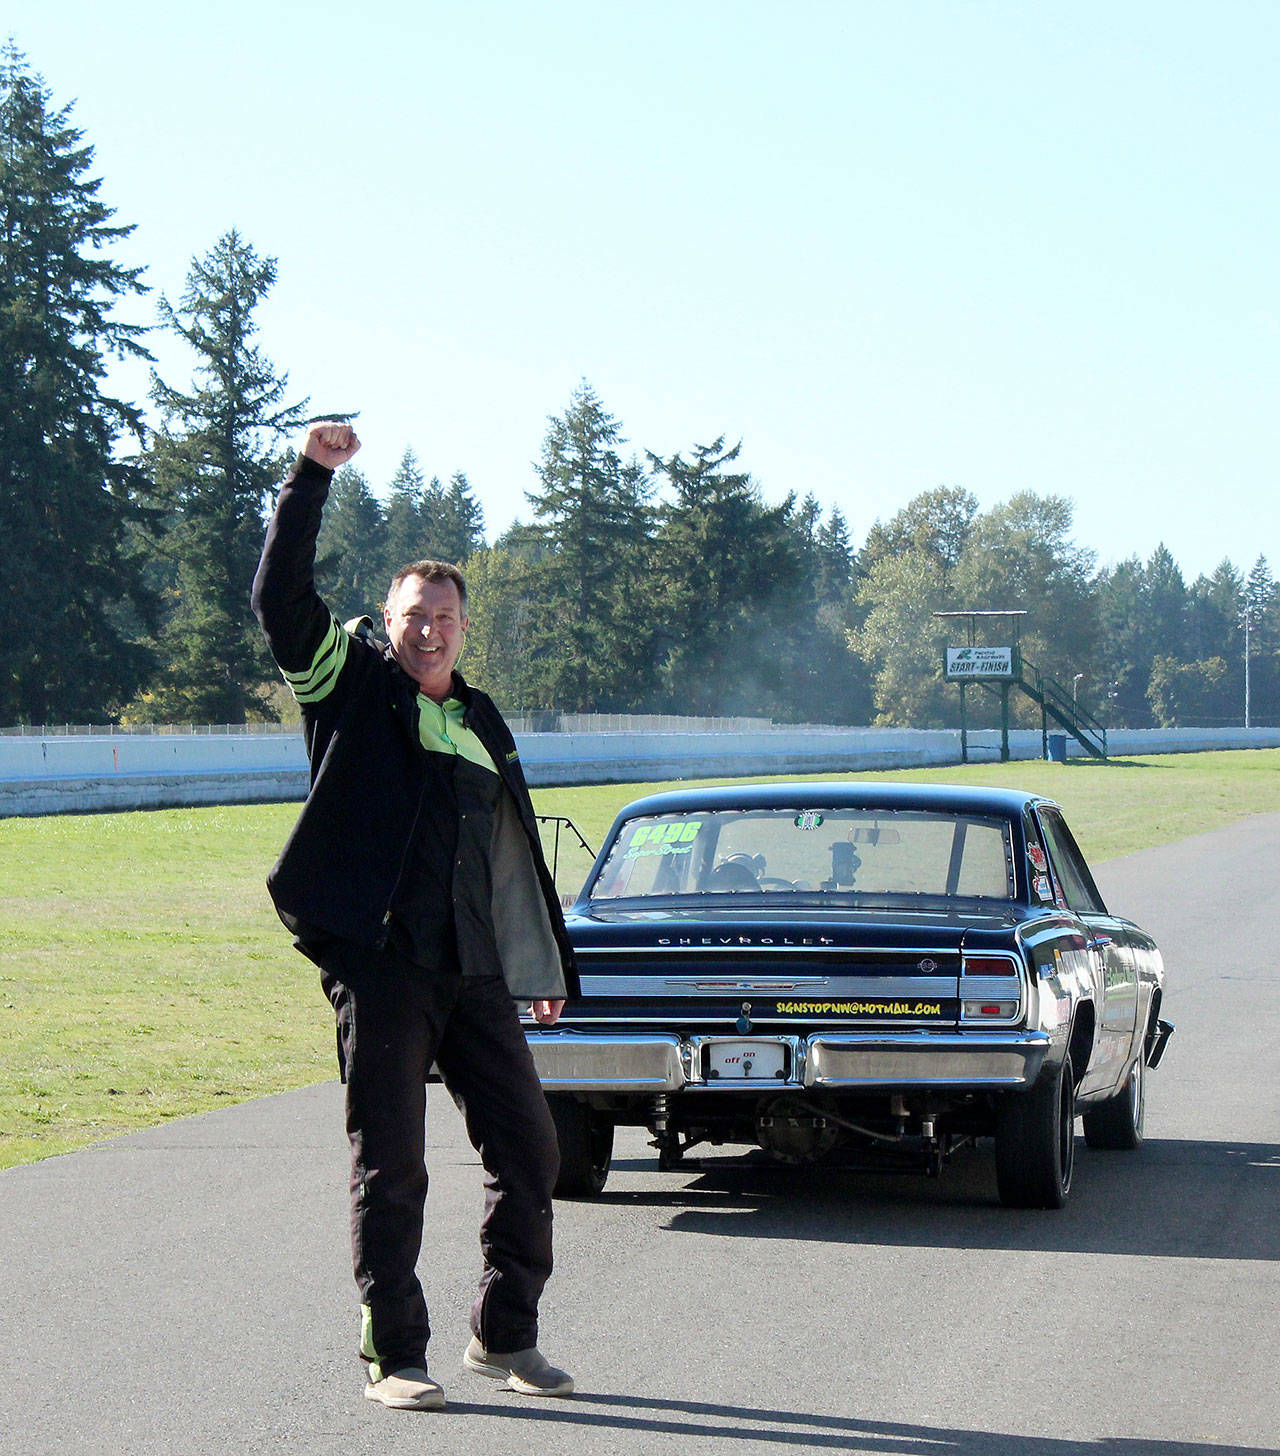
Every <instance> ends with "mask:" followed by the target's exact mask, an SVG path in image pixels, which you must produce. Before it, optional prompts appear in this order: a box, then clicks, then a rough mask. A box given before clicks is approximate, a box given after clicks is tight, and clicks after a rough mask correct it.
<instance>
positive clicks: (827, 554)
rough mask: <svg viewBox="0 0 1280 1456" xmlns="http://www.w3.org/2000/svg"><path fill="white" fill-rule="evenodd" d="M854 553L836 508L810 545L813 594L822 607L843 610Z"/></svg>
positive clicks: (840, 513)
mask: <svg viewBox="0 0 1280 1456" xmlns="http://www.w3.org/2000/svg"><path fill="white" fill-rule="evenodd" d="M854 561H855V556H854V551H853V547H852V545H851V544H850V542H849V525H848V522H847V521H846V520H845V518H844V514H843V512H842V511H841V510H840V507H839V506H833V507H832V509H831V514H830V515H829V516H828V517H827V519H826V520H825V521H824V522H823V523H822V525H821V526H820V527H819V528H818V535H817V539H816V541H815V543H814V592H815V594H816V595H817V598H818V601H819V602H820V603H821V604H823V605H831V606H836V607H839V608H844V607H845V606H846V605H847V604H848V602H849V598H850V594H851V593H852V590H853V567H854Z"/></svg>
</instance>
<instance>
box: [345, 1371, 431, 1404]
mask: <svg viewBox="0 0 1280 1456" xmlns="http://www.w3.org/2000/svg"><path fill="white" fill-rule="evenodd" d="M364 1398H365V1399H366V1400H378V1401H381V1402H382V1404H383V1405H387V1406H390V1407H391V1409H392V1410H443V1409H444V1389H443V1387H442V1386H440V1385H438V1384H437V1383H436V1382H435V1381H434V1380H432V1378H431V1377H430V1376H429V1375H428V1374H427V1372H426V1371H425V1370H424V1369H423V1368H422V1367H421V1366H420V1365H418V1366H414V1365H409V1366H406V1367H405V1368H404V1369H403V1370H393V1371H392V1372H391V1374H390V1375H384V1376H383V1377H382V1379H381V1380H371V1381H370V1382H369V1383H368V1385H366V1386H365V1388H364Z"/></svg>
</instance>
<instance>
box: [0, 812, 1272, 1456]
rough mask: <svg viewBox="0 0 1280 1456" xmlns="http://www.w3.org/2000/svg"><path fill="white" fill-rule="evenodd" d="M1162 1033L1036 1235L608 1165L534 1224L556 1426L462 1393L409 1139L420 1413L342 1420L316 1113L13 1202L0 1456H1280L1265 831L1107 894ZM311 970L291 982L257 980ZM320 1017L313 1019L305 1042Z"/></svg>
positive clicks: (951, 1208) (807, 1191)
mask: <svg viewBox="0 0 1280 1456" xmlns="http://www.w3.org/2000/svg"><path fill="white" fill-rule="evenodd" d="M1099 879H1100V881H1101V883H1102V887H1103V893H1104V895H1106V897H1107V899H1108V901H1109V903H1110V904H1111V905H1112V906H1113V908H1115V909H1117V910H1119V911H1120V912H1122V913H1127V914H1130V915H1132V916H1133V917H1134V918H1135V919H1137V920H1138V921H1140V922H1141V923H1142V924H1144V925H1145V926H1146V927H1147V928H1149V929H1150V930H1151V931H1152V932H1153V933H1154V934H1155V935H1156V937H1157V939H1158V940H1159V942H1160V944H1161V946H1162V947H1163V949H1164V952H1165V959H1166V963H1167V968H1168V977H1169V979H1168V987H1169V989H1168V995H1167V999H1166V1003H1165V1004H1166V1011H1167V1014H1168V1015H1169V1016H1170V1017H1171V1019H1172V1020H1173V1021H1175V1022H1176V1023H1177V1028H1178V1029H1177V1034H1176V1035H1175V1037H1174V1039H1173V1041H1172V1043H1171V1045H1170V1048H1169V1052H1168V1054H1167V1056H1166V1058H1165V1062H1164V1065H1163V1067H1161V1069H1160V1070H1159V1072H1158V1073H1156V1074H1155V1075H1154V1076H1153V1077H1152V1079H1151V1086H1150V1100H1149V1105H1148V1120H1147V1134H1148V1140H1147V1143H1146V1145H1145V1146H1144V1148H1143V1149H1142V1150H1141V1151H1139V1152H1138V1153H1134V1154H1125V1153H1105V1154H1104V1153H1097V1152H1091V1151H1089V1150H1088V1149H1087V1148H1085V1146H1084V1144H1083V1141H1081V1143H1080V1144H1079V1156H1078V1159H1077V1165H1076V1183H1075V1187H1074V1189H1073V1192H1072V1197H1071V1201H1070V1203H1069V1205H1068V1207H1067V1208H1066V1209H1065V1210H1063V1211H1061V1212H1057V1213H1031V1212H1012V1211H1009V1210H1006V1209H1002V1208H1000V1207H999V1206H998V1204H997V1203H996V1200H995V1196H994V1172H993V1167H992V1162H991V1157H990V1154H989V1152H986V1151H981V1150H980V1151H978V1152H975V1153H971V1154H968V1155H962V1158H961V1159H958V1160H956V1161H954V1162H953V1163H952V1164H951V1166H950V1167H949V1168H948V1169H947V1170H946V1172H945V1173H944V1175H943V1177H942V1179H941V1180H940V1181H938V1182H929V1181H927V1180H923V1179H914V1178H913V1179H906V1178H897V1177H893V1178H884V1177H880V1178H877V1177H873V1176H867V1175H861V1176H860V1175H855V1174H848V1173H846V1174H834V1175H832V1174H828V1175H825V1176H818V1175H817V1174H815V1173H812V1172H806V1171H803V1170H801V1171H798V1172H784V1173H778V1172H774V1171H768V1170H763V1169H753V1168H751V1167H750V1166H745V1167H744V1166H742V1165H741V1164H740V1163H738V1164H737V1165H736V1166H726V1168H725V1169H724V1170H723V1171H721V1170H717V1171H716V1172H715V1173H714V1174H712V1173H700V1174H695V1173H689V1172H684V1173H668V1174H660V1173H659V1172H658V1171H657V1166H656V1163H655V1161H654V1159H653V1157H652V1156H651V1150H650V1149H649V1148H648V1147H646V1145H645V1143H644V1140H643V1136H642V1135H640V1134H631V1135H627V1136H625V1137H622V1138H621V1139H620V1147H619V1157H618V1160H617V1163H616V1164H615V1170H614V1172H613V1174H612V1176H611V1178H610V1181H609V1185H608V1187H607V1189H606V1192H605V1195H604V1196H603V1198H602V1199H600V1200H599V1201H598V1202H595V1203H563V1204H560V1205H558V1214H557V1256H558V1269H557V1273H556V1276H555V1278H554V1279H553V1281H552V1283H551V1285H550V1287H549V1289H548V1293H547V1297H546V1298H545V1300H544V1305H543V1316H544V1321H543V1347H544V1349H546V1350H547V1351H548V1353H549V1354H550V1355H551V1356H552V1358H553V1359H555V1360H556V1361H558V1362H561V1363H564V1364H566V1365H567V1366H569V1368H571V1369H572V1370H573V1371H574V1372H575V1374H576V1375H577V1378H578V1382H579V1393H578V1394H577V1395H576V1396H574V1397H573V1398H572V1399H567V1400H551V1401H531V1400H528V1399H525V1398H522V1397H519V1396H516V1395H514V1394H508V1393H507V1392H505V1391H503V1390H501V1389H499V1388H498V1387H496V1386H495V1385H493V1384H492V1383H490V1382H488V1381H485V1380H484V1379H482V1378H481V1377H477V1376H472V1375H469V1374H466V1373H465V1372H463V1371H462V1369H461V1365H460V1359H459V1356H460V1354H461V1350H462V1347H463V1345H464V1343H465V1340H466V1333H467V1332H466V1313H467V1306H468V1302H469V1299H470V1292H471V1291H470V1286H471V1282H472V1280H473V1278H474V1276H475V1274H476V1272H477V1265H478V1254H477V1250H476V1245H475V1224H476V1220H477V1218H478V1215H479V1210H480V1202H481V1198H480V1180H479V1174H478V1169H477V1164H476V1159H475V1157H474V1155H473V1154H472V1152H471V1150H470V1148H469V1147H468V1146H467V1144H466V1141H465V1139H464V1137H463V1136H462V1131H461V1125H460V1120H459V1118H458V1116H457V1114H456V1112H455V1111H454V1109H453V1107H452V1105H451V1104H450V1103H449V1101H448V1099H447V1098H446V1097H445V1096H443V1095H442V1094H441V1095H436V1096H434V1097H433V1099H432V1107H431V1112H430V1115H429V1128H428V1135H429V1148H430V1152H429V1166H430V1168H431V1170H432V1177H433V1182H432V1192H431V1199H430V1203H429V1212H428V1231H427V1244H426V1248H427V1253H426V1255H425V1257H424V1259H423V1261H422V1265H421V1274H422V1277H423V1280H424V1283H425V1285H426V1286H427V1289H428V1293H429V1297H430V1298H431V1301H432V1313H433V1320H434V1324H435V1328H436V1336H435V1339H434V1340H433V1342H432V1352H431V1368H432V1372H433V1373H434V1374H435V1375H436V1376H437V1378H439V1379H441V1380H442V1381H443V1382H444V1384H445V1386H446V1388H447V1391H448V1399H449V1404H448V1408H447V1409H446V1410H445V1411H443V1412H438V1413H402V1412H395V1411H387V1410H384V1409H382V1408H381V1407H379V1406H375V1405H373V1404H372V1403H371V1402H368V1401H366V1400H364V1399H363V1396H362V1382H361V1376H360V1374H359V1369H358V1365H357V1362H356V1361H355V1359H354V1355H353V1346H354V1342H355V1339H356V1333H357V1331H356V1319H355V1307H354V1298H353V1286H352V1285H351V1282H350V1274H349V1268H348V1252H347V1241H346V1227H345V1208H344V1203H345V1199H344V1193H343V1189H344V1184H345V1178H346V1168H345V1163H346V1153H345V1147H344V1142H343V1136H342V1119H341V1115H340V1089H339V1088H338V1087H337V1085H336V1084H335V1083H328V1084H324V1085H321V1086H318V1087H313V1088H309V1089H307V1090H305V1091H302V1092H297V1093H290V1094H287V1095H284V1096H280V1097H272V1098H267V1099H265V1100H262V1101H259V1102H254V1103H248V1104H245V1105H242V1106H239V1107H234V1108H229V1109H227V1110H225V1111H220V1112H215V1113H210V1114H209V1115H207V1116H204V1117H198V1118H192V1119H189V1120H187V1121H183V1122H179V1123H172V1124H169V1125H167V1126H164V1127H161V1128H156V1129H154V1130H152V1131H149V1132H145V1133H139V1134H135V1135H131V1136H128V1137H122V1138H117V1139H114V1140H112V1141H109V1142H105V1143H102V1144H99V1145H97V1146H96V1147H94V1148H91V1149H88V1150H86V1151H84V1152H81V1153H75V1154H71V1155H68V1156H64V1157H58V1158H50V1159H47V1160H46V1161H44V1162H42V1163H37V1164H34V1165H32V1166H29V1167H23V1168H14V1169H11V1170H9V1171H7V1172H4V1173H0V1280H2V1282H0V1339H2V1343H0V1348H2V1349H3V1350H4V1352H5V1365H6V1367H7V1368H6V1370H5V1371H4V1377H3V1379H0V1452H3V1453H5V1456H8V1453H14V1456H43V1453H50V1456H53V1453H56V1456H73V1453H93V1456H98V1453H102V1456H107V1453H110V1456H120V1453H129V1456H144V1453H164V1456H197V1453H199V1456H203V1453H218V1456H226V1453H239V1452H245V1453H250V1452H252V1453H258V1452H264V1453H268V1452H288V1453H307V1456H329V1453H333V1456H338V1453H341V1456H357V1453H363V1452H378V1453H388V1452H391V1453H397V1452H409V1451H412V1452H418V1451H431V1452H443V1453H462V1452H467V1453H481V1456H497V1453H504V1452H512V1453H520V1456H525V1453H528V1452H531V1451H534V1452H537V1451H545V1452H549V1453H554V1456H560V1453H568V1456H572V1453H579V1452H581V1453H588V1452H589V1453H591V1456H611V1453H628V1456H630V1453H644V1456H652V1453H667V1452H670V1453H675V1452H680V1453H687V1452H690V1451H695V1450H697V1451H710V1452H715V1451H717V1450H721V1451H725V1452H732V1453H734V1456H738V1453H746V1452H753V1453H754V1452H768V1453H776V1456H785V1453H789V1452H795V1451H807V1450H814V1451H832V1450H834V1451H845V1452H857V1453H860V1452H868V1453H871V1452H874V1453H894V1456H1002V1453H1014V1456H1066V1453H1074V1452H1096V1453H1122V1456H1138V1453H1142V1456H1202V1453H1208V1452H1211V1451H1212V1452H1217V1451H1222V1450H1228V1451H1237V1452H1241V1451H1248V1452H1259V1451H1270V1452H1274V1451H1276V1450H1277V1449H1278V1448H1280V1379H1278V1378H1277V1363H1278V1360H1277V1357H1278V1356H1280V1279H1278V1278H1277V1269H1278V1268H1280V1079H1278V1078H1277V1075H1276V1073H1277V1057H1276V1046H1277V1042H1278V1041H1280V978H1278V977H1277V970H1276V954H1275V950H1274V947H1273V946H1272V943H1271V942H1272V939H1273V938H1274V936H1275V930H1276V925H1275V906H1276V903H1277V892H1278V891H1280V815H1266V816H1259V817H1257V818H1254V819H1250V820H1246V821H1245V822H1243V823H1240V824H1237V825H1234V826H1232V827H1230V828H1227V829H1223V830H1218V831H1215V832H1213V833H1210V834H1206V835H1203V836H1199V837H1197V838H1195V839H1191V840H1186V841H1183V842H1181V843H1178V844H1174V845H1170V846H1168V847H1165V848H1162V849H1157V850H1151V851H1147V852H1144V853H1142V854H1136V855H1131V856H1128V857H1126V858H1124V859H1120V860H1115V861H1112V862H1111V863H1110V864H1107V865H1104V866H1102V867H1101V872H1100V875H1099ZM296 973H300V972H299V967H298V966H294V965H292V964H291V963H290V962H289V960H288V959H287V955H286V952H285V949H284V947H283V946H282V951H281V974H296ZM324 1010H325V1008H324V1006H323V1004H322V1003H321V1002H320V1000H319V996H318V994H317V1007H316V1014H317V1015H323V1014H324Z"/></svg>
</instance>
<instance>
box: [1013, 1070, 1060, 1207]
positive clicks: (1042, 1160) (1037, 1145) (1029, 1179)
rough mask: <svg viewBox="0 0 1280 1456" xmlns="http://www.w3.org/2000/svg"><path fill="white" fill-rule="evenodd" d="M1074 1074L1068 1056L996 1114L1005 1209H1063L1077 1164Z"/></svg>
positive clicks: (1015, 1095) (1014, 1096) (1017, 1094)
mask: <svg viewBox="0 0 1280 1456" xmlns="http://www.w3.org/2000/svg"><path fill="white" fill-rule="evenodd" d="M1075 1096H1076V1091H1075V1078H1074V1076H1073V1075H1072V1069H1071V1058H1070V1057H1069V1056H1068V1057H1064V1058H1063V1061H1062V1065H1061V1067H1059V1068H1058V1071H1057V1073H1056V1074H1055V1075H1054V1076H1052V1077H1050V1078H1049V1079H1048V1080H1047V1081H1044V1082H1040V1083H1038V1084H1037V1085H1036V1086H1035V1087H1033V1088H1032V1089H1031V1091H1029V1092H1011V1093H1008V1094H1007V1095H1006V1096H1004V1097H1003V1098H1002V1099H1001V1102H1000V1106H999V1107H998V1109H997V1112H996V1187H997V1189H998V1190H999V1193H1000V1202H1001V1203H1003V1204H1004V1206H1005V1207H1006V1208H1061V1207H1062V1205H1063V1204H1064V1203H1065V1202H1066V1201H1067V1194H1068V1193H1069V1192H1070V1190H1071V1173H1072V1170H1073V1168H1074V1166H1075V1147H1076V1141H1075V1131H1076V1129H1075Z"/></svg>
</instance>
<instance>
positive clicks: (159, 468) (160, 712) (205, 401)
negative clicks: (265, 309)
mask: <svg viewBox="0 0 1280 1456" xmlns="http://www.w3.org/2000/svg"><path fill="white" fill-rule="evenodd" d="M275 281H276V264H275V260H274V259H273V258H261V257H259V256H258V254H257V253H256V252H255V251H254V249H253V247H252V246H251V245H250V244H249V243H248V242H246V241H245V240H244V239H243V238H242V237H241V236H240V235H239V233H237V232H235V231H234V230H233V231H231V232H228V233H225V234H224V235H223V236H222V237H221V238H219V239H218V241H217V243H216V244H215V245H214V246H213V248H212V249H211V250H210V251H209V252H208V253H206V254H205V255H204V257H202V258H197V259H195V260H194V261H193V262H192V265H191V270H190V272H189V273H188V274H187V283H186V288H185V290H184V291H183V294H182V298H181V300H180V302H179V303H178V305H177V307H176V308H175V307H174V306H173V305H171V304H170V303H169V302H168V301H167V300H162V302H161V307H160V312H161V317H162V319H163V320H164V322H165V323H166V324H167V325H168V326H169V327H170V328H171V329H173V330H174V332H176V333H178V334H180V335H181V336H182V337H183V338H184V339H185V340H186V341H187V343H188V344H189V345H190V346H191V348H192V350H193V351H194V353H195V355H196V365H195V377H194V380H193V382H192V384H191V386H190V388H189V389H187V390H180V389H177V388H174V387H173V386H172V385H169V384H166V383H165V382H164V381H163V380H161V379H160V378H159V377H158V376H156V375H154V374H153V376H152V398H153V400H154V401H155V403H156V404H157V405H158V406H159V408H160V411H161V415H162V424H161V426H160V429H159V430H158V431H157V433H156V435H155V438H154V440H153V442H152V444H151V448H150V450H149V452H148V465H149V468H150V473H151V479H152V486H153V490H154V495H155V500H156V503H157V505H158V506H159V507H160V508H161V509H162V510H163V511H164V512H165V524H164V531H163V537H162V550H161V555H162V560H163V561H164V563H165V565H166V567H167V581H166V599H167V608H168V610H167V615H166V620H165V623H164V626H163V629H162V632H161V638H160V649H161V652H162V654H163V659H164V662H165V668H164V670H163V672H162V674H161V675H160V677H159V679H158V680H157V681H156V682H155V683H154V684H153V687H152V690H151V692H150V694H149V695H148V699H147V706H148V708H150V709H151V711H153V712H154V713H155V714H156V715H157V716H158V717H160V718H161V719H163V720H167V721H171V722H188V723H190V722H195V723H200V722H205V723H243V722H245V721H246V719H247V718H248V717H249V716H252V715H264V716H268V717H270V716H274V715H273V711H272V709H271V707H270V706H269V703H268V700H267V690H268V688H269V686H270V685H272V684H274V681H275V671H274V669H273V667H272V665H271V662H270V659H269V657H268V656H267V653H266V648H265V645H264V643H263V641H262V634H261V633H260V632H259V631H258V627H257V623H256V622H255V621H254V620H253V615H252V613H251V612H250V610H249V588H250V584H251V582H252V580H253V572H254V567H255V565H256V563H257V560H258V554H259V552H260V551H261V549H262V533H263V510H264V507H265V505H266V503H267V502H268V501H269V500H270V498H271V496H272V494H273V492H274V489H275V486H276V484H277V482H278V480H279V478H280V472H281V467H282V465H283V459H282V456H281V453H280V438H281V436H282V435H283V434H284V433H286V432H288V431H291V430H294V429H296V428H297V426H298V425H299V424H300V423H301V422H302V415H303V404H286V403H285V397H286V394H287V393H288V381H287V377H286V376H284V375H279V374H277V373H276V370H275V367H274V366H273V365H272V363H271V361H270V360H269V359H267V358H266V357H265V356H264V355H263V354H262V352H261V350H260V349H259V348H258V347H257V345H256V344H255V343H254V335H255V333H256V332H257V324H256V322H255V320H254V310H255V309H256V308H257V306H258V305H259V304H260V303H261V302H262V300H263V299H264V298H265V297H266V295H267V294H268V293H269V292H270V290H271V288H272V286H273V285H274V283H275Z"/></svg>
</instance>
